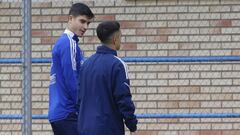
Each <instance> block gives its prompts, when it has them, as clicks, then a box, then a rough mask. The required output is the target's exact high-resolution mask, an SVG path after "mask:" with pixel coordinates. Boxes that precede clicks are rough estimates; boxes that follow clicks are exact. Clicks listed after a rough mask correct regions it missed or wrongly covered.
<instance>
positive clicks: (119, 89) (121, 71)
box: [113, 62, 137, 132]
mask: <svg viewBox="0 0 240 135" xmlns="http://www.w3.org/2000/svg"><path fill="white" fill-rule="evenodd" d="M124 64H125V63H121V62H120V63H119V64H117V66H115V69H114V72H115V76H114V77H115V78H114V79H115V82H114V83H115V89H114V92H113V94H114V99H115V101H116V103H117V105H118V108H119V111H120V113H121V114H122V116H123V118H124V120H125V124H126V126H127V127H128V129H129V130H130V131H131V132H134V131H136V130H137V119H136V116H135V115H134V112H135V106H134V104H133V101H132V99H131V98H132V95H131V93H130V88H129V87H130V86H129V79H128V71H127V69H126V65H124Z"/></svg>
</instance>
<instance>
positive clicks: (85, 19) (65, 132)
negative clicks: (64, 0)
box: [48, 3, 94, 135]
mask: <svg viewBox="0 0 240 135" xmlns="http://www.w3.org/2000/svg"><path fill="white" fill-rule="evenodd" d="M93 17H94V14H93V13H92V11H91V10H90V8H89V7H88V6H87V5H85V4H83V3H75V4H73V5H72V7H71V9H70V11H69V17H68V25H67V28H66V30H65V31H64V33H63V34H62V35H61V36H60V38H59V39H58V40H57V42H56V43H55V45H54V48H53V50H52V65H51V76H50V86H49V115H48V119H49V121H50V123H51V126H52V129H53V133H54V135H77V134H78V133H77V112H78V108H77V105H76V101H77V78H78V77H79V71H80V65H81V61H82V60H83V54H82V51H81V49H80V48H79V46H78V41H79V39H78V37H82V36H83V35H84V33H85V32H86V30H87V29H88V26H89V24H90V22H91V21H92V18H93Z"/></svg>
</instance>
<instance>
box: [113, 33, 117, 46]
mask: <svg viewBox="0 0 240 135" xmlns="http://www.w3.org/2000/svg"><path fill="white" fill-rule="evenodd" d="M116 40H117V37H116V34H115V33H114V34H113V36H112V43H113V44H114V45H115V44H116Z"/></svg>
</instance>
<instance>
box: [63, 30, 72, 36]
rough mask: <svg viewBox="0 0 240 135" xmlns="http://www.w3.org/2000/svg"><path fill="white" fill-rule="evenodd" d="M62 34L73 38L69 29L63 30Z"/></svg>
mask: <svg viewBox="0 0 240 135" xmlns="http://www.w3.org/2000/svg"><path fill="white" fill-rule="evenodd" d="M64 33H66V34H68V35H69V36H70V37H71V38H72V37H73V36H74V33H73V32H72V31H70V30H69V29H65V31H64Z"/></svg>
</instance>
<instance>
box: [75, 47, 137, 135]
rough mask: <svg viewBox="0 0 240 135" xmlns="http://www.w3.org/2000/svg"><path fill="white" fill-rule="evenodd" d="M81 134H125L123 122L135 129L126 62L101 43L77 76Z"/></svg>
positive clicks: (79, 129)
mask: <svg viewBox="0 0 240 135" xmlns="http://www.w3.org/2000/svg"><path fill="white" fill-rule="evenodd" d="M78 95H79V98H78V100H79V102H80V109H79V117H78V131H79V134H80V135H124V133H125V132H124V123H125V124H126V126H127V127H128V128H129V130H130V131H135V130H136V125H137V119H136V116H135V115H134V111H135V107H134V104H133V101H132V99H131V93H130V89H129V78H128V71H127V65H126V64H125V63H124V62H123V61H122V60H121V59H120V58H118V57H117V52H116V51H115V50H112V49H110V48H108V47H106V46H104V45H102V46H99V47H98V48H97V52H96V53H95V54H94V55H92V56H91V57H90V58H88V59H87V60H86V61H85V62H84V64H83V66H82V67H81V70H80V77H79V89H78Z"/></svg>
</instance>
